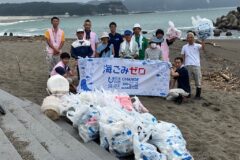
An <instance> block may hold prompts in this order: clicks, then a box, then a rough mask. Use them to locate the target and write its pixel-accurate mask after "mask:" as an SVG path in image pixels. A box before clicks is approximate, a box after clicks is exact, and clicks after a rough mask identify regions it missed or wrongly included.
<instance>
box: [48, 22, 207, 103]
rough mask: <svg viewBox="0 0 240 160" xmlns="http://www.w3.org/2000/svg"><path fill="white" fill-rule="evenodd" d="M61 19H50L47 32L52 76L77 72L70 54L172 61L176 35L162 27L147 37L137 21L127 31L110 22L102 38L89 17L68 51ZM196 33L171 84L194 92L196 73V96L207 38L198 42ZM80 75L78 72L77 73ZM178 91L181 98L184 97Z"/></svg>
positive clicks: (176, 62) (189, 39) (174, 70)
mask: <svg viewBox="0 0 240 160" xmlns="http://www.w3.org/2000/svg"><path fill="white" fill-rule="evenodd" d="M59 23H60V20H59V18H58V17H53V18H52V19H51V24H52V28H50V29H48V30H47V31H46V32H45V39H46V42H47V60H48V63H49V73H50V76H53V75H56V74H60V75H62V76H65V77H66V78H67V77H69V76H73V75H74V73H73V72H72V70H71V69H70V68H69V66H68V63H69V60H70V58H71V57H72V58H74V59H76V60H77V59H79V58H86V57H99V58H100V57H103V58H107V57H109V58H110V57H111V58H113V57H114V58H125V59H138V60H144V59H145V60H146V59H147V60H162V61H166V62H169V61H170V59H169V45H172V44H173V43H174V41H175V40H176V38H173V39H167V38H164V31H163V30H162V29H158V30H156V33H155V36H153V37H152V38H151V39H150V40H148V39H147V38H146V37H144V35H143V34H142V28H141V25H140V24H138V23H137V24H134V26H133V29H132V30H125V31H124V34H123V35H121V34H119V33H117V24H116V23H115V22H111V23H110V24H109V29H110V32H109V33H108V32H103V33H102V34H101V37H100V41H99V38H98V36H97V34H96V33H95V32H93V31H92V22H91V21H90V20H89V19H87V20H85V21H84V24H83V28H79V29H77V31H76V36H77V40H76V41H74V42H73V43H72V45H71V51H70V54H69V53H66V52H64V53H62V47H63V46H64V42H65V35H64V31H63V30H62V29H60V28H59ZM194 37H195V36H194V34H193V33H192V32H189V33H188V34H187V42H188V43H187V44H186V45H184V46H183V48H182V51H181V54H182V56H179V57H177V58H175V60H174V65H173V66H174V67H173V68H172V69H171V76H172V77H173V79H174V82H173V83H171V86H170V87H174V86H175V82H176V81H177V84H178V85H177V88H180V89H182V90H184V91H185V92H187V93H189V94H188V96H187V97H190V96H191V87H190V79H191V78H192V77H193V79H194V80H195V86H196V95H195V97H196V98H198V99H199V98H200V96H201V68H200V50H201V49H204V41H202V42H201V44H198V43H195V39H194ZM78 77H79V76H78ZM187 97H184V96H182V95H179V97H177V99H178V100H179V99H180V102H181V101H182V100H184V99H185V98H187Z"/></svg>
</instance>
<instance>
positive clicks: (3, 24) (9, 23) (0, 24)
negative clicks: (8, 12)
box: [0, 20, 37, 26]
mask: <svg viewBox="0 0 240 160" xmlns="http://www.w3.org/2000/svg"><path fill="white" fill-rule="evenodd" d="M34 21H37V20H20V21H15V22H6V23H0V26H10V25H15V24H19V23H27V22H34Z"/></svg>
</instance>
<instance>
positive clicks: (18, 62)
mask: <svg viewBox="0 0 240 160" xmlns="http://www.w3.org/2000/svg"><path fill="white" fill-rule="evenodd" d="M16 59H17V64H18V71H19V74H20V76H21V77H22V72H21V67H20V61H19V59H18V56H16Z"/></svg>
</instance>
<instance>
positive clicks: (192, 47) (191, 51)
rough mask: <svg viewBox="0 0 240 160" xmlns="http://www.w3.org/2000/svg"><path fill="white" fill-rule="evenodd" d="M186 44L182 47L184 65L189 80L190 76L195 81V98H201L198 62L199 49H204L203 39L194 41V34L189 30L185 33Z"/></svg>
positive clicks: (200, 78)
mask: <svg viewBox="0 0 240 160" xmlns="http://www.w3.org/2000/svg"><path fill="white" fill-rule="evenodd" d="M187 42H188V43H187V44H186V45H184V46H183V48H182V52H181V54H182V56H183V60H184V65H185V67H186V68H187V70H188V73H189V77H190V80H191V78H193V79H194V81H195V86H196V95H195V98H196V99H201V91H202V89H201V80H202V73H201V64H200V50H204V49H205V43H204V41H202V42H201V44H198V43H195V40H194V34H193V33H192V32H189V33H188V34H187Z"/></svg>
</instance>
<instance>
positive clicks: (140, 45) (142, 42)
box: [132, 23, 148, 60]
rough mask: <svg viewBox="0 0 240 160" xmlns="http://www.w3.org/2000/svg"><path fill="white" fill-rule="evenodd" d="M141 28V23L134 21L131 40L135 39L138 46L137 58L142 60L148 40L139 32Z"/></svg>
mask: <svg viewBox="0 0 240 160" xmlns="http://www.w3.org/2000/svg"><path fill="white" fill-rule="evenodd" d="M141 31H142V28H141V25H140V24H138V23H136V24H134V26H133V33H134V34H133V36H132V39H133V41H136V42H137V44H138V48H139V57H138V58H139V59H140V60H143V59H144V58H145V50H146V49H147V47H148V40H147V39H146V38H145V37H144V36H143V35H142V33H141Z"/></svg>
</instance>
